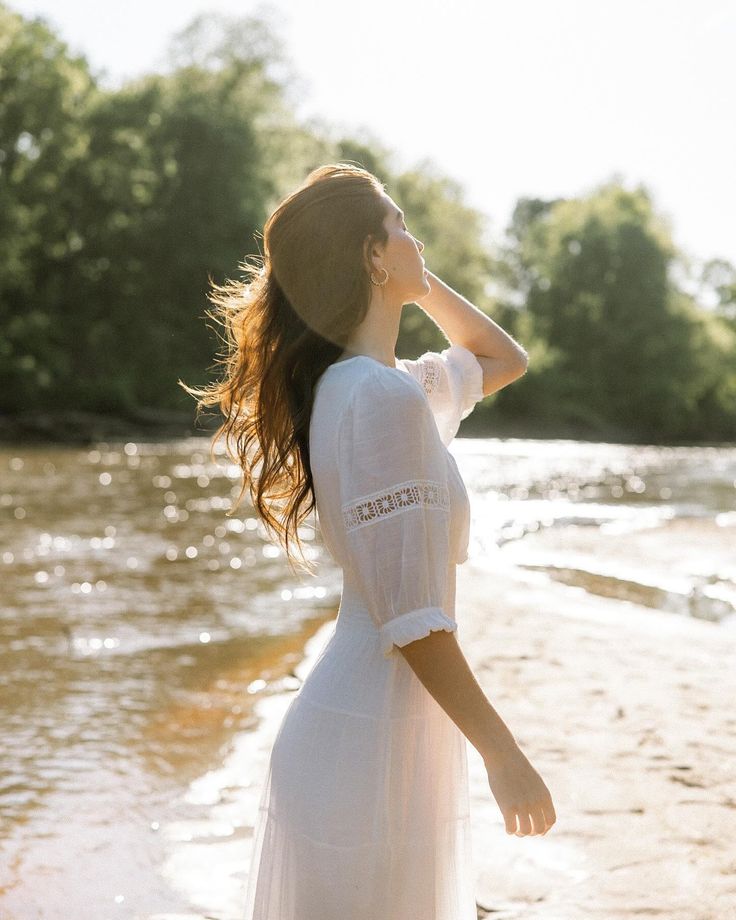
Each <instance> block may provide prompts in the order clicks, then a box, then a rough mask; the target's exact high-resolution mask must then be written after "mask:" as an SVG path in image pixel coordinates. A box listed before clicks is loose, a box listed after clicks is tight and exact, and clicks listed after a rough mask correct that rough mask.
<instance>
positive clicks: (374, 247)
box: [363, 236, 382, 273]
mask: <svg viewBox="0 0 736 920" xmlns="http://www.w3.org/2000/svg"><path fill="white" fill-rule="evenodd" d="M381 254H382V253H381V247H380V244H379V243H376V242H375V240H374V238H373V237H372V236H367V237H366V238H365V243H364V244H363V263H364V265H365V270H366V271H367V272H369V273H370V272H373V271H375V270H376V269H377V268H378V266H377V265H375V264H374V262H373V259H374V258H380V256H381Z"/></svg>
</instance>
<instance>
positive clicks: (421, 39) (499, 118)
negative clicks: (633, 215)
mask: <svg viewBox="0 0 736 920" xmlns="http://www.w3.org/2000/svg"><path fill="white" fill-rule="evenodd" d="M8 5H9V6H10V7H11V8H13V9H15V10H16V11H18V12H21V13H23V14H24V15H26V16H32V15H37V14H38V15H43V16H44V17H45V18H47V19H48V20H49V21H50V23H51V24H52V26H53V27H54V28H55V29H56V31H57V32H58V33H59V34H60V35H61V37H62V38H63V39H64V40H65V41H66V42H67V43H68V44H69V45H70V47H71V49H72V51H75V52H77V53H83V54H85V55H86V57H87V59H88V60H89V62H90V64H91V66H92V69H93V70H94V71H95V72H96V73H97V74H98V76H99V77H100V78H101V82H103V83H104V84H105V85H108V86H113V85H119V83H120V82H121V81H122V79H124V78H126V77H130V76H134V75H137V74H139V73H141V72H144V71H147V70H155V69H158V68H160V67H161V66H162V63H163V60H164V53H165V50H166V48H167V44H168V39H169V37H170V36H171V35H172V34H173V33H174V32H176V31H178V30H180V29H181V28H183V27H184V26H186V25H188V24H189V23H190V22H191V20H192V19H193V18H194V17H195V16H196V15H197V14H198V13H201V12H214V11H217V12H222V13H227V14H241V15H248V14H254V13H258V12H265V13H266V14H267V15H268V14H269V13H270V18H271V20H272V22H273V24H274V30H275V32H276V34H277V35H279V36H280V37H281V38H282V40H283V41H284V43H285V46H286V52H287V54H288V56H289V57H290V58H291V61H292V67H293V71H294V73H295V74H296V76H297V77H298V84H297V85H298V89H299V93H300V96H299V99H298V108H297V111H298V114H299V115H300V116H301V117H303V118H307V117H311V116H315V117H319V118H320V119H321V120H323V121H326V122H329V123H331V124H334V125H336V126H340V127H343V128H344V129H345V130H347V131H350V132H357V131H359V130H360V129H361V128H366V129H367V130H368V131H369V132H370V133H371V136H375V137H377V138H379V139H380V140H381V142H382V143H383V144H384V145H385V146H387V147H389V148H390V149H392V150H395V151H396V153H397V161H396V165H397V166H398V168H399V169H403V168H407V167H409V166H411V165H413V164H414V163H416V162H418V161H419V160H420V159H422V158H425V157H431V158H432V159H433V160H434V162H435V163H436V164H437V166H438V168H439V169H440V170H441V171H442V172H443V173H445V174H447V175H449V176H451V177H452V178H454V179H457V180H458V181H459V182H460V183H461V184H462V185H463V187H464V188H465V190H466V200H467V201H468V203H469V204H471V205H473V206H474V207H476V208H478V209H479V210H481V211H482V212H484V213H485V214H486V215H488V218H489V229H490V233H491V236H492V237H493V238H494V239H496V240H500V239H501V236H502V232H503V229H504V227H505V225H506V224H507V222H508V221H509V219H510V217H511V212H512V209H513V207H514V204H515V202H516V200H517V198H519V197H520V196H538V197H543V198H548V197H557V196H573V195H578V194H583V193H585V192H586V191H587V190H588V189H590V188H591V187H592V186H594V185H595V184H597V183H598V182H601V181H603V180H605V179H608V178H610V177H612V176H613V175H614V174H618V175H619V176H620V177H621V178H622V180H623V181H624V183H625V184H626V186H627V187H633V186H635V185H636V184H638V183H640V182H641V183H643V184H644V185H646V186H647V187H648V188H649V190H650V193H651V194H652V196H653V199H654V203H655V207H656V209H657V211H658V212H659V213H660V214H662V215H663V216H664V217H665V218H666V219H668V220H669V222H670V226H671V230H672V233H673V237H674V240H675V243H676V244H677V245H678V247H680V248H681V249H683V250H684V251H685V252H686V253H687V254H688V255H690V256H691V258H692V259H693V260H694V263H695V265H696V266H697V264H698V262H699V261H700V260H704V259H708V258H715V257H720V258H726V259H729V260H730V261H731V262H733V263H735V264H736V233H735V232H734V215H736V181H734V164H736V118H734V113H735V112H736V75H735V71H734V64H733V60H734V59H733V49H734V47H736V4H734V3H731V2H729V0H678V2H677V3H674V2H672V0H616V2H615V3H613V2H609V3H591V2H590V0H505V2H497V0H442V2H439V0H370V2H368V3H349V2H346V0H311V2H309V3H307V2H304V0H301V2H300V0H294V2H288V0H277V2H271V3H267V4H262V3H257V2H251V0H240V2H238V0H208V2H202V0H176V2H171V0H166V2H156V0H126V2H124V3H100V2H99V0H9V3H8ZM388 191H389V194H392V190H391V188H390V186H389V188H388ZM399 204H401V202H399ZM451 243H452V241H451V240H450V241H448V244H449V245H451Z"/></svg>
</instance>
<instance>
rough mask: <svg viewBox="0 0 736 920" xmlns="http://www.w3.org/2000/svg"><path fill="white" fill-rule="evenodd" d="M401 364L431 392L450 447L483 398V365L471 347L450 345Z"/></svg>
mask: <svg viewBox="0 0 736 920" xmlns="http://www.w3.org/2000/svg"><path fill="white" fill-rule="evenodd" d="M400 362H401V364H402V365H403V366H404V367H405V368H406V370H407V371H409V373H410V374H411V375H412V376H413V377H414V378H415V379H416V380H418V381H419V383H420V384H421V385H422V388H423V390H424V392H425V393H426V394H427V400H428V402H429V405H430V408H431V410H432V414H433V415H434V418H435V422H436V423H437V429H438V431H439V433H440V438H441V439H442V443H443V444H444V445H445V446H446V447H447V446H448V445H449V444H450V442H451V441H452V439H453V438H454V437H455V435H456V434H457V430H458V428H459V427H460V422H461V421H462V420H463V419H464V418H467V416H468V415H470V413H471V412H472V411H473V408H474V407H475V405H476V403H478V402H480V400H482V399H483V368H482V367H481V365H480V362H479V361H478V359H477V358H476V356H475V355H474V354H473V352H472V351H470V349H468V348H465V347H464V346H463V345H450V346H448V347H447V348H445V349H444V351H441V352H436V351H427V352H425V353H424V354H423V355H420V356H419V357H418V358H416V359H410V358H401V359H400Z"/></svg>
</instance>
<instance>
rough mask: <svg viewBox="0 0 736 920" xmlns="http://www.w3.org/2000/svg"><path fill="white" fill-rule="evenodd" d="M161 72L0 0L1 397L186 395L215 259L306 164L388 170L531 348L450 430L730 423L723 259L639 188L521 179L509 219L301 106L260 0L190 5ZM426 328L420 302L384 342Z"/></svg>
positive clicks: (439, 263)
mask: <svg viewBox="0 0 736 920" xmlns="http://www.w3.org/2000/svg"><path fill="white" fill-rule="evenodd" d="M169 62H170V66H169V67H168V68H167V71H166V72H165V73H154V74H147V75H145V76H143V77H140V78H138V79H135V80H130V81H128V82H126V83H125V84H124V85H123V86H122V87H120V88H116V89H114V90H113V89H107V88H104V87H103V86H101V85H100V81H99V80H98V78H96V77H95V75H94V74H93V73H92V72H91V70H90V66H89V64H88V62H87V60H86V59H85V58H84V57H83V56H74V55H72V54H71V53H70V51H69V49H68V47H67V46H66V45H65V43H64V42H63V41H61V40H60V38H59V37H58V36H57V35H56V34H55V33H54V31H53V29H52V28H51V27H50V26H49V25H48V23H47V22H46V21H45V20H44V19H43V18H41V17H36V18H33V19H29V18H24V17H23V16H21V15H20V14H18V13H16V12H14V11H11V10H10V9H9V8H8V7H7V6H6V5H4V4H2V3H0V412H2V413H3V414H5V415H7V416H12V415H18V414H22V413H27V412H29V411H31V412H32V411H34V410H35V411H38V410H43V411H46V412H54V411H58V412H63V411H65V410H68V409H69V408H70V407H76V408H77V409H83V410H87V411H90V412H96V413H103V414H109V415H116V414H118V415H125V414H126V413H132V412H136V411H142V410H145V409H163V410H182V411H191V412H193V401H192V399H191V397H189V396H188V395H187V394H186V393H184V392H183V391H182V389H181V388H180V387H179V386H178V385H177V380H178V379H179V378H181V379H183V380H185V381H186V382H187V383H190V384H193V385H197V384H201V383H204V382H205V381H206V380H207V379H208V377H209V375H211V374H212V373H215V372H216V371H215V364H214V357H215V353H216V350H217V348H218V340H217V334H216V331H215V330H214V329H213V328H211V326H209V325H208V323H207V322H206V321H205V309H206V308H207V305H208V304H207V301H206V296H205V294H206V291H207V289H208V287H209V280H210V278H211V279H213V280H215V281H218V282H222V281H223V280H224V279H225V278H226V277H235V276H237V266H238V263H239V262H241V261H242V260H243V259H244V258H245V257H246V256H247V255H249V254H258V252H259V247H258V234H259V231H260V230H261V229H262V226H263V223H264V222H265V220H266V218H267V216H268V214H269V213H270V211H271V210H272V209H273V208H274V207H275V205H276V204H277V203H278V201H279V200H280V199H281V198H282V197H283V196H284V195H285V194H286V193H288V192H289V191H291V189H292V188H293V187H294V186H295V185H297V184H298V183H300V182H301V180H302V179H303V178H304V176H305V175H306V174H307V173H308V172H309V171H310V170H311V169H313V168H314V167H315V166H318V165H320V164H321V163H325V162H333V161H340V160H351V161H353V162H357V163H360V164H361V165H362V166H364V167H366V168H367V169H369V170H371V171H372V172H374V173H375V174H376V175H377V176H379V178H380V179H381V180H382V181H384V182H385V183H386V185H387V188H388V190H389V191H390V193H391V195H392V197H394V198H395V200H397V201H399V202H400V203H401V206H402V208H403V209H404V211H405V213H406V214H407V218H408V222H409V224H410V226H411V227H412V230H413V231H414V232H415V233H416V234H417V236H419V237H420V238H421V239H422V240H423V241H424V243H425V247H426V248H425V253H424V255H425V258H426V259H427V264H428V265H430V266H431V267H432V270H433V271H434V272H435V273H436V274H438V275H439V276H440V277H441V278H443V280H445V281H446V282H447V283H448V284H450V285H451V286H452V287H453V288H455V289H456V290H458V291H460V292H461V293H462V294H463V295H464V296H466V297H467V298H468V299H469V300H471V301H472V302H473V303H475V304H476V305H477V306H478V307H479V308H480V309H482V310H483V311H484V312H487V313H488V315H489V316H492V317H493V318H494V319H496V321H497V322H499V323H500V324H501V325H502V326H503V327H504V328H505V329H507V330H508V331H509V332H510V333H511V334H512V335H514V337H515V338H517V340H518V341H519V342H520V343H521V344H522V345H523V346H524V347H525V348H526V349H527V351H528V352H529V355H530V362H529V369H528V370H527V373H526V374H525V375H524V377H522V378H521V379H520V380H518V381H517V382H515V383H514V385H513V386H511V387H508V388H505V389H503V390H501V391H499V392H498V393H497V394H496V395H495V396H494V397H493V398H492V399H490V400H486V401H485V402H484V403H483V404H481V405H480V406H479V407H478V409H477V410H476V411H475V412H474V413H473V415H472V416H471V417H470V418H469V419H468V420H467V422H465V423H464V424H463V432H464V433H478V434H487V435H493V434H499V433H500V434H508V433H514V434H518V435H519V436H542V437H544V436H579V437H591V438H613V439H619V440H627V441H642V440H645V441H649V442H652V441H658V442H665V441H709V442H719V441H728V440H736V362H734V358H735V357H736V269H734V267H733V266H732V265H731V264H730V263H728V262H726V261H724V260H719V259H713V260H711V261H710V262H708V263H707V264H706V265H705V266H704V267H703V268H702V269H701V270H700V274H699V277H698V278H697V282H698V284H699V285H700V287H699V288H698V290H701V291H705V290H707V291H709V292H710V296H711V302H710V303H709V304H708V305H707V306H706V305H705V303H703V302H701V301H702V299H703V298H701V297H699V296H698V295H697V294H692V293H688V292H686V290H685V287H684V285H683V279H684V278H685V277H686V276H687V274H688V271H689V267H688V264H687V258H686V257H685V256H684V255H683V254H682V253H679V252H678V251H677V249H676V248H675V246H674V244H673V242H672V238H671V234H670V231H669V228H668V225H667V222H666V221H665V220H664V219H663V218H662V217H660V216H659V215H658V214H657V213H656V209H655V208H654V205H653V203H652V200H651V197H650V195H649V193H648V192H647V189H646V188H645V187H643V186H641V185H640V186H638V187H636V188H634V189H627V188H626V187H625V185H624V184H623V182H622V181H621V179H620V178H619V177H613V178H611V179H608V180H606V181H603V182H601V184H600V185H599V186H598V187H596V188H594V189H593V190H592V191H589V192H587V193H586V194H585V195H584V196H582V195H581V196H580V197H576V198H566V199H554V200H541V199H534V198H522V199H520V200H519V201H518V202H517V204H516V207H515V209H514V212H513V215H512V218H511V221H510V223H509V226H508V227H507V228H505V232H504V235H503V238H502V239H500V240H493V239H490V238H489V234H488V232H487V224H486V219H485V217H484V215H483V214H481V213H480V212H478V211H477V210H474V209H473V208H471V207H469V206H468V205H467V204H466V203H465V201H464V198H463V190H462V188H461V186H460V185H459V184H458V183H457V182H455V181H453V180H452V179H451V178H450V177H447V176H445V175H442V174H441V173H440V172H439V171H438V170H437V169H436V167H435V166H434V164H433V163H432V161H431V160H430V159H426V160H424V161H422V162H421V163H419V164H417V165H416V166H415V167H414V168H413V169H411V170H403V171H400V170H398V169H396V168H395V166H394V154H393V153H392V151H391V150H389V149H387V148H386V147H384V146H383V145H382V144H381V143H380V142H378V141H377V140H376V139H375V138H372V137H369V136H362V137H345V136H342V135H340V134H339V133H337V132H336V131H335V130H334V129H333V128H331V126H330V125H328V124H323V123H320V122H318V121H311V122H306V123H303V122H300V121H299V120H298V119H297V117H296V116H295V113H294V107H293V105H292V104H291V103H290V101H289V100H290V95H289V94H290V81H291V79H292V76H291V75H290V73H289V71H288V61H287V60H286V56H285V52H284V48H283V45H282V43H281V40H280V39H279V37H278V35H277V33H276V31H275V30H274V28H273V26H272V25H271V24H270V23H269V22H268V21H267V20H265V19H263V18H260V17H258V16H250V17H238V18H233V17H225V16H206V17H205V16H199V17H197V18H196V19H195V20H193V21H192V23H191V24H190V26H188V27H187V28H186V29H185V30H183V31H182V32H181V33H179V34H178V35H176V36H175V37H174V39H173V40H172V42H171V46H170V50H169ZM439 347H444V341H443V339H442V337H441V335H440V333H439V331H438V330H437V329H436V327H435V326H434V324H433V323H432V322H431V321H429V320H428V319H427V317H426V316H424V314H423V313H422V312H421V311H420V310H418V309H411V308H408V309H407V310H405V311H404V316H403V318H402V325H401V331H400V336H399V342H398V346H397V351H398V353H399V355H401V356H404V355H405V356H414V355H416V354H419V353H420V352H421V351H424V350H426V349H429V348H433V349H436V348H439Z"/></svg>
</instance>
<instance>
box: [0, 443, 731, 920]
mask: <svg viewBox="0 0 736 920" xmlns="http://www.w3.org/2000/svg"><path fill="white" fill-rule="evenodd" d="M452 450H453V453H454V454H455V456H456V458H457V460H458V464H459V467H460V469H461V471H462V473H463V475H464V477H465V480H466V483H467V485H468V490H469V492H470V497H471V504H472V507H473V526H472V546H471V555H472V557H473V559H474V560H475V561H476V562H479V563H483V562H484V561H485V560H487V561H488V564H489V566H498V565H507V566H512V567H519V568H523V569H524V570H527V571H533V572H535V573H537V574H538V575H539V577H544V578H550V579H555V580H557V581H564V582H566V583H568V584H571V585H575V586H577V587H578V588H579V589H580V590H584V591H587V592H590V593H591V594H598V595H602V596H608V597H616V598H620V599H621V600H633V601H635V602H636V603H637V604H641V605H644V607H658V608H660V609H665V610H668V611H671V612H672V615H673V616H674V615H686V616H697V617H702V618H705V619H710V620H713V621H714V622H716V623H717V624H718V628H731V627H732V626H733V622H734V611H736V448H735V447H728V446H724V447H649V446H622V445H616V444H594V443H582V442H574V441H533V440H523V439H522V440H516V439H510V440H497V439H492V438H489V439H474V440H469V439H458V440H456V441H455V442H454V443H453V448H452ZM0 474H1V476H2V479H1V481H0V515H1V517H0V576H1V577H2V580H1V583H0V591H1V592H2V604H1V610H0V637H1V639H2V641H1V642H0V696H1V698H2V707H1V708H0V731H1V732H2V739H3V758H2V768H1V769H2V773H1V774H0V811H1V812H2V819H3V820H2V832H1V837H0V857H2V860H1V862H2V868H0V915H2V917H3V918H7V920H30V918H44V920H52V918H53V920H57V918H58V920H62V918H63V920H70V918H72V917H74V918H75V920H104V918H106V917H120V918H133V917H141V918H143V917H145V918H149V917H154V916H156V915H159V916H164V915H172V916H173V912H176V911H178V912H179V913H184V912H187V911H189V913H193V904H192V895H191V886H190V887H189V892H188V893H185V890H184V889H185V888H186V886H182V885H181V884H179V885H177V878H176V876H177V873H178V875H179V877H180V879H179V880H181V877H183V876H184V875H189V876H191V875H192V874H193V873H195V870H196V867H195V866H193V865H191V864H188V863H187V862H186V860H185V859H184V857H183V856H181V853H182V852H183V851H177V849H176V847H177V845H178V844H179V843H181V842H182V840H188V841H189V842H190V843H192V842H193V841H194V842H195V843H196V840H197V833H198V832H197V828H196V827H192V825H191V823H188V824H181V822H179V823H177V821H178V819H179V818H180V817H182V816H184V815H186V814H188V812H187V807H188V806H187V803H188V802H189V804H191V799H192V795H193V792H192V789H197V790H199V791H198V792H196V793H194V795H195V798H196V797H197V796H199V798H200V802H201V804H203V805H204V806H208V803H211V802H215V801H217V802H223V801H227V800H228V797H229V796H232V800H233V801H234V800H236V798H237V794H238V791H237V790H240V791H241V792H242V789H243V788H245V787H249V786H250V787H251V789H252V791H253V792H255V790H256V789H257V783H258V780H259V776H258V775H257V773H256V774H255V775H253V776H251V775H249V769H248V764H249V760H248V756H249V755H247V754H245V753H242V752H241V754H240V756H239V757H238V758H237V759H236V761H235V763H236V766H235V767H234V768H233V769H230V770H228V771H224V770H223V767H222V765H223V764H224V763H225V762H226V756H227V755H228V754H232V752H233V751H234V750H237V749H241V751H242V750H245V748H242V746H243V745H244V744H245V745H246V747H247V744H249V743H252V742H251V741H249V740H248V739H252V738H253V737H255V734H257V733H254V731H253V729H254V728H255V727H256V725H257V721H258V720H257V716H256V714H255V711H254V703H255V702H256V701H257V700H261V701H263V700H264V699H267V698H268V697H269V695H273V697H274V699H276V698H277V697H278V696H279V693H280V692H281V691H283V690H285V689H286V690H289V689H295V688H297V687H298V686H299V680H300V678H299V676H298V672H299V666H298V662H299V661H300V658H301V655H302V650H303V647H304V644H305V642H306V641H307V640H308V639H309V638H310V636H312V635H314V634H315V632H316V631H317V630H318V629H319V628H320V627H321V626H322V625H323V624H324V623H326V622H328V621H330V620H332V618H333V617H334V615H335V613H336V608H337V604H338V602H339V592H340V573H339V572H338V571H336V570H335V568H334V565H333V564H332V562H331V560H330V558H329V556H328V555H327V554H326V553H325V552H324V550H323V549H322V548H321V546H320V543H319V540H318V539H314V534H313V531H312V528H311V527H305V528H304V529H303V531H302V534H303V537H304V539H305V541H306V546H307V552H308V553H310V554H311V556H312V557H313V558H314V559H315V561H316V563H317V566H318V568H317V574H316V576H314V577H309V576H306V575H304V576H298V575H297V576H295V575H293V574H292V573H291V571H290V570H289V568H288V566H287V565H286V564H285V562H284V558H283V554H282V552H281V550H280V548H278V547H277V546H275V545H274V544H273V543H271V541H270V540H269V538H268V534H267V533H266V532H265V530H264V528H263V525H262V524H261V523H260V522H259V521H258V520H257V519H256V517H255V515H254V514H253V513H252V509H251V508H250V506H249V505H248V504H247V501H246V500H244V501H243V502H242V503H241V505H240V506H239V508H238V509H237V511H236V512H235V513H234V514H233V515H232V516H230V517H227V516H226V511H227V510H228V509H229V508H230V507H231V503H232V502H233V501H234V499H235V497H236V496H237V494H238V492H239V470H238V469H237V467H235V466H234V465H232V464H230V463H229V462H228V461H227V460H226V459H225V458H224V457H223V456H221V455H220V456H218V457H217V462H216V463H213V462H211V460H210V457H209V441H208V440H206V439H203V438H193V439H187V440H181V441H175V442H169V443H127V444H122V443H121V444H98V445H96V446H95V447H94V448H93V449H88V448H83V449H80V448H75V447H59V446H52V447H29V446H23V447H17V448H14V447H12V446H11V447H9V446H7V445H5V446H3V447H2V448H0ZM281 695H283V694H281ZM239 746H240V748H239ZM228 762H232V761H228ZM213 771H214V772H213ZM208 776H209V777H210V779H209V780H208V781H206V782H204V781H203V780H202V778H203V777H208ZM198 778H199V779H198ZM185 793H186V794H185ZM177 828H178V830H177ZM182 828H185V829H184V830H183V829H182ZM200 831H201V840H202V841H203V844H204V845H205V849H206V843H207V841H211V840H213V839H216V838H218V837H229V838H232V839H233V842H234V845H235V849H234V853H242V852H243V851H242V849H237V838H238V837H239V836H247V835H248V834H249V833H250V831H251V829H250V828H243V827H238V826H237V824H230V823H228V822H224V823H222V824H221V825H218V824H217V822H214V823H213V821H212V820H207V821H205V822H204V825H203V827H202V828H201V829H200ZM188 852H190V853H191V852H192V851H191V850H190V851H188ZM197 852H199V851H197ZM177 853H179V856H180V857H181V858H179V857H177ZM172 854H173V857H172ZM177 858H179V861H178V863H177ZM238 858H239V857H236V856H234V857H233V860H234V865H235V868H234V869H233V871H232V873H231V876H230V878H231V883H232V885H233V886H235V889H234V890H233V891H232V892H231V893H230V895H229V896H228V897H229V900H228V898H223V899H221V900H220V901H217V903H221V904H223V905H228V904H237V903H238V901H237V898H238V893H239V889H237V886H238V879H240V881H242V879H243V878H244V874H245V870H246V868H247V867H245V866H243V867H242V868H241V869H240V870H239V869H238V868H237V866H238ZM172 859H173V864H174V865H178V868H173V869H172V868H171V866H172ZM195 862H198V864H199V866H200V870H201V867H202V866H206V865H207V858H206V855H204V852H203V853H202V854H200V855H199V856H198V857H197V860H195ZM164 865H166V866H168V867H169V868H168V869H167V870H166V871H164ZM206 881H207V873H206V872H205V873H204V877H203V885H202V887H203V888H205V889H206ZM202 898H206V894H204V893H203V894H202ZM213 903H215V902H213ZM199 906H200V908H201V909H202V910H205V909H206V908H207V905H206V904H200V905H199ZM236 915H237V912H235V913H233V911H232V910H230V913H228V912H227V909H226V907H223V909H222V910H221V911H220V913H212V914H211V916H217V917H219V918H221V920H229V918H230V917H231V916H236Z"/></svg>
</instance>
